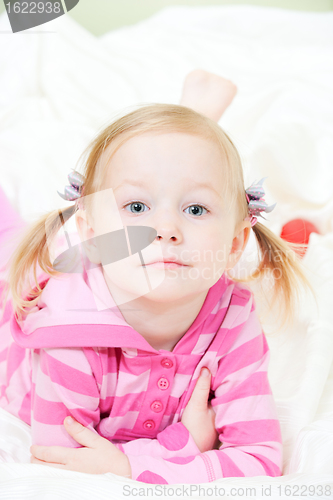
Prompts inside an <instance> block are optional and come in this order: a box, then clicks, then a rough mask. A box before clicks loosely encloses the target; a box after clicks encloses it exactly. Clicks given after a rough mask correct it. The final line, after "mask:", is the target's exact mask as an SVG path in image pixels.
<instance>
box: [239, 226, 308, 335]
mask: <svg viewBox="0 0 333 500" xmlns="http://www.w3.org/2000/svg"><path fill="white" fill-rule="evenodd" d="M252 229H253V231H254V233H255V235H256V239H257V243H258V247H259V251H260V262H259V265H258V267H257V269H256V270H255V271H254V272H253V273H252V274H251V275H250V276H248V277H247V278H243V279H241V280H239V279H236V278H233V280H234V281H239V282H244V281H245V282H249V281H252V280H255V279H261V278H262V277H265V276H266V275H267V273H268V274H270V276H271V277H272V278H273V289H272V292H273V297H272V300H273V301H274V302H275V301H276V300H279V301H280V299H281V298H282V304H283V306H284V307H281V310H282V311H284V314H283V313H282V314H281V317H280V319H281V321H282V323H281V325H280V327H281V326H284V325H285V324H286V323H287V325H290V324H291V321H292V319H293V318H294V316H295V313H296V311H297V310H298V308H299V305H300V297H301V291H302V289H308V290H309V291H311V293H312V294H313V297H314V299H315V301H316V302H317V300H316V294H315V292H314V290H313V288H312V286H311V284H310V282H309V280H308V279H307V277H306V275H305V269H304V266H303V263H302V260H301V257H300V255H299V254H304V252H305V249H306V245H305V244H295V243H290V242H287V241H285V240H283V239H282V238H280V237H279V236H277V235H275V234H274V233H273V232H272V231H271V230H270V229H269V228H268V227H267V226H265V225H263V224H260V222H257V223H256V224H255V225H254V226H253V227H252ZM266 298H267V297H266ZM317 306H318V304H317Z"/></svg>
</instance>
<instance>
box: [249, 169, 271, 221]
mask: <svg viewBox="0 0 333 500" xmlns="http://www.w3.org/2000/svg"><path fill="white" fill-rule="evenodd" d="M265 179H267V177H263V178H262V179H261V180H260V181H259V182H257V184H254V183H253V184H251V186H250V187H248V188H247V189H246V190H245V196H246V199H247V202H248V207H249V214H250V215H249V217H246V219H244V220H250V221H251V227H253V226H254V225H255V224H256V223H257V221H258V219H257V217H262V215H261V213H260V212H266V213H269V212H271V211H272V210H273V209H274V208H275V205H276V203H274V205H271V206H270V207H269V206H268V205H267V203H266V202H265V200H264V196H265V191H264V188H263V187H262V184H263V182H264V180H265ZM262 218H263V219H265V217H262ZM265 220H266V219H265Z"/></svg>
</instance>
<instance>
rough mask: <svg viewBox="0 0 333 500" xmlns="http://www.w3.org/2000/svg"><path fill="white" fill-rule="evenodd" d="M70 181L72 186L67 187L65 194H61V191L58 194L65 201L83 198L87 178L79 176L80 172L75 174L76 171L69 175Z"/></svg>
mask: <svg viewBox="0 0 333 500" xmlns="http://www.w3.org/2000/svg"><path fill="white" fill-rule="evenodd" d="M68 180H69V182H70V184H71V185H70V186H65V194H62V193H59V191H57V193H58V195H59V196H61V198H63V199H64V200H67V201H74V200H77V199H78V198H80V197H81V196H82V192H83V187H82V186H83V185H84V182H85V178H84V177H83V175H81V174H79V173H78V172H75V170H74V171H73V172H71V173H70V174H69V175H68ZM81 188H82V189H81Z"/></svg>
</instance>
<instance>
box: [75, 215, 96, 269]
mask: <svg viewBox="0 0 333 500" xmlns="http://www.w3.org/2000/svg"><path fill="white" fill-rule="evenodd" d="M75 223H76V228H77V231H78V233H79V235H80V239H81V244H82V246H83V248H84V252H85V254H86V255H87V257H88V259H89V260H90V262H93V263H94V264H100V263H101V259H100V255H99V251H98V248H97V246H96V243H95V231H94V229H93V227H92V226H91V223H90V221H89V219H88V216H87V212H86V211H85V210H82V209H80V210H78V211H77V212H76V213H75Z"/></svg>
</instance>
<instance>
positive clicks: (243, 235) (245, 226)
mask: <svg viewBox="0 0 333 500" xmlns="http://www.w3.org/2000/svg"><path fill="white" fill-rule="evenodd" d="M250 232H251V223H250V222H249V221H242V222H241V223H240V224H239V225H238V227H237V228H236V231H235V235H234V238H233V240H232V247H231V250H230V254H229V259H228V263H227V267H226V270H227V269H232V268H233V267H234V266H235V265H236V264H237V262H238V261H239V259H240V258H241V256H242V253H243V252H244V250H245V247H246V245H247V242H248V240H249V237H250Z"/></svg>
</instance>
